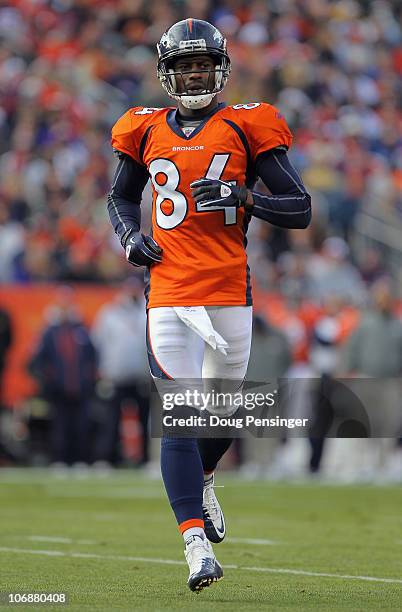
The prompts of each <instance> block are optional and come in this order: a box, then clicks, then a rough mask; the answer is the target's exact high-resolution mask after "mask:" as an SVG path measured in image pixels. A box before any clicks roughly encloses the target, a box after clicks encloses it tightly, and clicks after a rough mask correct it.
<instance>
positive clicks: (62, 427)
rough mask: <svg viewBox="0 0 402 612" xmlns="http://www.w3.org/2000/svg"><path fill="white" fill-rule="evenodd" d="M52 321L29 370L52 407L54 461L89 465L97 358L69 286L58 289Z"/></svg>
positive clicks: (47, 325)
mask: <svg viewBox="0 0 402 612" xmlns="http://www.w3.org/2000/svg"><path fill="white" fill-rule="evenodd" d="M47 319H48V322H47V324H46V325H45V328H44V330H43V332H42V334H41V338H40V340H39V342H38V344H37V346H36V348H35V350H34V353H33V356H32V358H31V361H30V363H29V369H30V372H31V373H32V375H33V376H34V377H35V378H36V379H37V380H38V382H39V385H40V389H41V394H42V395H43V397H44V398H45V399H46V400H47V401H48V402H49V405H50V409H51V440H50V445H51V456H52V460H53V462H54V463H55V464H63V465H64V464H67V465H73V464H76V463H77V464H80V463H86V462H87V461H88V459H89V457H88V451H89V423H90V400H91V398H92V395H93V391H94V385H95V380H96V368H97V356H96V352H95V349H94V346H93V344H92V342H91V339H90V336H89V333H88V330H87V328H86V327H85V325H84V324H83V322H82V321H81V320H80V317H79V314H78V312H77V310H76V308H75V306H74V296H73V292H72V290H71V289H70V288H69V287H63V288H61V289H59V291H58V294H57V296H56V301H55V303H54V305H53V306H52V307H51V309H50V310H49V311H48V312H47Z"/></svg>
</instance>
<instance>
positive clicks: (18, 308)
mask: <svg viewBox="0 0 402 612" xmlns="http://www.w3.org/2000/svg"><path fill="white" fill-rule="evenodd" d="M71 287H72V288H73V289H74V293H75V299H74V302H75V304H76V306H77V307H78V309H79V311H80V313H81V316H82V319H83V320H84V322H85V323H86V324H87V325H89V326H90V325H91V324H92V322H93V320H94V318H95V316H96V313H97V312H98V310H99V308H100V307H101V306H103V304H105V303H107V302H109V301H110V300H112V299H113V297H114V295H115V294H116V291H117V289H115V288H112V287H105V286H104V285H93V284H91V285H82V284H80V285H75V286H74V285H71ZM59 290H60V286H58V285H46V284H44V285H27V286H21V285H3V286H2V287H1V288H0V305H1V306H2V307H4V308H5V309H6V310H7V311H8V313H9V314H10V316H11V319H12V325H13V334H14V338H13V344H12V347H11V350H10V352H9V353H8V356H7V359H6V369H5V373H4V380H3V401H4V403H5V404H6V405H7V406H12V407H16V408H18V407H20V406H21V405H22V403H23V402H24V400H25V399H27V398H28V397H31V396H32V394H34V393H35V391H36V385H35V382H34V380H33V379H32V378H31V377H30V376H29V374H28V373H27V371H26V364H27V361H28V360H29V358H30V355H31V354H32V351H33V349H34V346H35V343H36V342H37V340H38V338H39V335H40V333H41V331H42V329H43V327H44V325H45V324H46V323H45V318H44V315H45V312H46V310H47V309H48V307H49V306H50V305H51V304H52V303H53V302H54V301H55V297H56V294H57V292H58V291H59Z"/></svg>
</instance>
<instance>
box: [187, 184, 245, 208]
mask: <svg viewBox="0 0 402 612" xmlns="http://www.w3.org/2000/svg"><path fill="white" fill-rule="evenodd" d="M190 187H191V193H192V196H193V198H194V200H195V201H196V203H197V204H198V205H199V206H200V207H201V208H209V207H211V206H223V207H226V206H227V207H230V206H236V208H239V207H240V206H244V204H245V203H246V200H247V195H248V190H247V187H245V186H242V187H238V186H237V185H232V184H231V183H227V182H226V181H219V180H218V179H206V178H203V179H199V180H197V181H193V182H192V183H191V184H190Z"/></svg>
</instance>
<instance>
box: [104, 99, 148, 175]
mask: <svg viewBox="0 0 402 612" xmlns="http://www.w3.org/2000/svg"><path fill="white" fill-rule="evenodd" d="M136 110H137V109H136V108H130V110H128V111H127V112H126V113H124V115H122V116H121V117H120V119H119V120H118V121H116V123H115V124H114V126H113V128H112V140H111V144H112V147H113V149H116V150H117V151H121V152H122V153H126V155H129V156H130V157H131V158H132V159H134V160H135V161H136V162H137V163H139V164H142V163H143V162H142V159H141V141H142V138H143V136H144V134H145V132H146V129H147V125H146V122H145V121H144V120H143V118H142V116H141V115H139V116H136V114H135V111H136Z"/></svg>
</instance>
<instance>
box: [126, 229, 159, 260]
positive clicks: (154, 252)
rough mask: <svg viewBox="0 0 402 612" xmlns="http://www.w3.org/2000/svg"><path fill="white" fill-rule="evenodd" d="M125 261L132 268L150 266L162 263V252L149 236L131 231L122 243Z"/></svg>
mask: <svg viewBox="0 0 402 612" xmlns="http://www.w3.org/2000/svg"><path fill="white" fill-rule="evenodd" d="M124 248H125V249H126V259H127V261H128V262H130V263H131V264H132V265H133V266H150V265H151V264H153V263H159V262H161V261H162V253H163V250H162V249H161V247H160V246H159V244H157V243H156V242H155V240H154V239H153V238H151V236H145V235H144V234H141V232H135V231H132V232H131V233H130V234H129V235H128V236H127V238H126V239H125V241H124Z"/></svg>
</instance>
